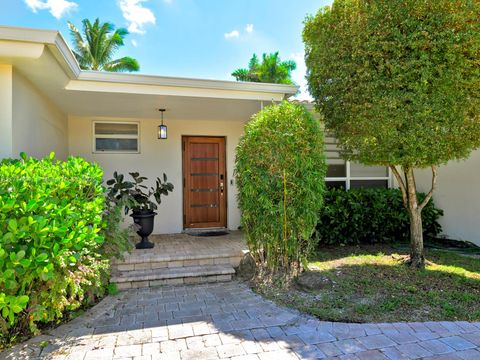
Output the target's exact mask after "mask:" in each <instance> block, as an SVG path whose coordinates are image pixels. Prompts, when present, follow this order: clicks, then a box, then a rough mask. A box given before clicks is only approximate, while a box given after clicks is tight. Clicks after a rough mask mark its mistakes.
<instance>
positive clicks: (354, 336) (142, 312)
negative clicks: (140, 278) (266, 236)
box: [0, 282, 480, 360]
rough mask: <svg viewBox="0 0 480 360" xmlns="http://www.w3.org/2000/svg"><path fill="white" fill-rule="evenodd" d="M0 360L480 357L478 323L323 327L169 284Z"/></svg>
mask: <svg viewBox="0 0 480 360" xmlns="http://www.w3.org/2000/svg"><path fill="white" fill-rule="evenodd" d="M42 341H43V348H42V347H41V346H40V343H41V342H42ZM47 344H48V345H47ZM45 345H46V346H45ZM0 358H4V359H22V360H23V359H58V360H67V359H68V360H74V359H75V360H76V359H78V360H102V359H108V360H110V359H131V360H132V359H133V360H155V359H169V360H176V359H182V360H183V359H193V360H201V359H235V360H259V359H260V360H266V359H273V360H282V359H324V358H329V359H344V360H347V359H348V360H350V359H352V360H353V359H355V360H358V359H360V360H364V359H372V360H377V359H418V358H422V359H423V358H425V359H480V323H468V322H463V321H460V322H426V323H393V324H346V323H332V322H322V321H318V320H316V319H314V318H311V317H309V316H306V315H302V314H300V313H298V312H297V311H294V310H290V309H286V308H282V307H279V306H277V305H275V304H273V303H272V302H270V301H267V300H265V299H264V298H262V297H261V296H258V295H256V294H254V293H253V292H252V291H251V290H250V289H249V288H248V287H247V286H246V285H245V284H242V283H238V282H231V283H224V284H207V285H191V286H170V287H160V288H151V289H139V290H129V291H125V292H123V293H121V294H119V295H118V296H116V297H109V298H107V299H105V300H104V301H102V302H101V303H100V304H99V305H97V306H96V307H94V308H93V309H92V310H91V311H89V312H88V313H87V314H85V315H84V316H82V317H80V318H77V319H75V320H74V321H72V322H70V323H68V324H66V325H63V326H61V327H59V328H57V329H55V330H54V331H52V332H51V333H50V334H48V335H42V336H41V337H37V338H34V339H32V340H30V341H29V342H27V343H25V344H22V345H20V346H17V347H15V348H14V349H12V350H11V351H9V352H8V353H7V352H5V353H3V354H0Z"/></svg>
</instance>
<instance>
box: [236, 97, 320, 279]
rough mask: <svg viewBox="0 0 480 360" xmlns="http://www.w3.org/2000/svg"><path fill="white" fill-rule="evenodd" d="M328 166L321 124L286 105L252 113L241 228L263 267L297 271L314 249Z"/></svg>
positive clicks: (241, 162)
mask: <svg viewBox="0 0 480 360" xmlns="http://www.w3.org/2000/svg"><path fill="white" fill-rule="evenodd" d="M325 171H326V165H325V155H324V151H323V133H322V130H321V127H320V123H319V122H318V121H317V120H315V119H314V118H313V117H312V115H311V114H310V113H309V112H308V111H307V110H306V109H305V108H304V107H303V106H301V105H295V104H291V103H288V102H286V101H285V102H283V103H281V104H280V105H271V106H268V107H266V108H265V109H264V110H262V111H260V112H259V113H258V114H256V115H254V116H253V118H252V120H251V121H250V122H249V123H248V124H247V125H246V126H245V135H244V136H243V137H242V138H241V139H240V142H239V145H238V147H237V154H236V162H235V174H236V181H237V188H238V201H239V207H240V209H241V211H242V226H243V229H244V231H245V234H246V237H247V242H248V245H249V247H250V250H251V254H252V255H253V256H254V257H255V258H256V260H257V261H258V262H259V263H261V264H262V265H263V267H266V268H269V269H270V270H277V269H278V268H279V267H282V268H286V269H287V270H288V269H298V267H297V266H296V265H298V264H299V262H301V261H302V260H305V258H306V256H307V255H308V253H309V252H310V251H311V250H312V248H313V245H314V243H313V240H312V233H313V231H314V229H315V226H316V224H317V222H318V219H319V216H320V209H321V207H322V204H323V193H324V188H325V182H324V181H323V179H324V177H325Z"/></svg>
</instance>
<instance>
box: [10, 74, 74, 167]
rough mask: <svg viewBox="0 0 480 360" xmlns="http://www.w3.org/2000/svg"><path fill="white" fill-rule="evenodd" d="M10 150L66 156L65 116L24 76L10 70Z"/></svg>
mask: <svg viewBox="0 0 480 360" xmlns="http://www.w3.org/2000/svg"><path fill="white" fill-rule="evenodd" d="M12 109H13V151H12V152H13V154H12V156H14V157H16V156H18V154H19V153H20V152H22V151H23V152H25V153H27V154H28V155H31V156H34V157H39V158H40V157H44V156H46V155H48V154H49V153H50V152H52V151H54V152H55V154H56V156H57V158H59V159H62V160H64V159H66V157H67V156H68V132H67V126H68V119H67V116H66V114H64V113H63V112H62V111H60V109H59V108H58V107H57V106H55V105H54V104H53V103H52V102H51V101H50V100H49V99H48V98H47V97H45V96H44V95H43V94H42V93H41V92H40V91H39V90H38V89H37V88H36V87H35V86H34V85H33V84H32V83H31V82H30V81H29V80H28V79H26V78H25V77H24V76H23V75H22V74H20V73H19V72H18V71H17V70H15V69H14V70H13V102H12Z"/></svg>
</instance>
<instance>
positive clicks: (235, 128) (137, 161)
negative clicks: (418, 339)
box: [68, 112, 244, 234]
mask: <svg viewBox="0 0 480 360" xmlns="http://www.w3.org/2000/svg"><path fill="white" fill-rule="evenodd" d="M94 120H105V121H108V120H110V121H138V122H139V123H140V153H139V154H102V153H95V154H94V153H93V151H92V142H93V134H92V132H93V126H92V122H93V121H94ZM68 123H69V124H68V132H69V154H70V155H73V156H81V157H83V158H85V159H87V160H89V161H93V162H96V163H98V164H99V165H100V166H101V167H102V168H103V170H104V179H105V180H108V179H110V178H112V174H113V172H114V171H118V172H119V173H123V174H125V175H126V176H127V178H129V176H128V172H133V171H138V172H139V173H140V174H141V175H143V176H146V177H147V178H148V179H149V180H152V181H153V180H154V179H155V178H156V177H158V176H160V177H161V176H162V174H163V173H164V172H165V173H166V174H167V176H168V181H170V182H171V183H172V184H173V185H174V187H175V189H174V190H173V192H172V193H170V194H169V195H168V196H166V197H163V199H162V204H161V205H160V206H159V208H158V210H157V213H158V216H157V217H156V218H155V228H154V234H167V233H178V232H181V231H182V230H183V189H182V143H181V138H182V135H206V136H225V138H226V152H227V154H226V155H227V158H226V160H227V181H226V184H228V188H227V191H228V194H227V196H228V198H227V223H228V228H229V229H231V230H236V229H237V228H238V226H239V225H240V212H239V210H238V207H237V201H236V187H235V184H234V182H233V170H234V162H235V148H236V146H237V144H238V140H239V138H240V136H241V135H242V133H243V126H244V123H243V122H240V121H228V120H226V121H204V120H175V121H172V120H170V121H169V120H168V112H167V113H166V116H165V124H166V125H167V126H168V139H167V140H159V139H157V129H158V128H157V127H158V125H159V123H160V121H159V119H140V120H139V119H131V118H130V119H117V118H116V119H105V118H85V117H73V116H71V117H69V122H68ZM232 182H233V183H232Z"/></svg>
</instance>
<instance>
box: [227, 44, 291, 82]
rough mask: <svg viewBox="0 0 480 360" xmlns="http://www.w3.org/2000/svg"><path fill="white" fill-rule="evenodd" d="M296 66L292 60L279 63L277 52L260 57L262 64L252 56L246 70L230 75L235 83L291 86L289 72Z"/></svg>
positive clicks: (238, 70)
mask: <svg viewBox="0 0 480 360" xmlns="http://www.w3.org/2000/svg"><path fill="white" fill-rule="evenodd" d="M296 67H297V64H296V63H295V61H293V60H286V61H281V59H280V56H279V55H278V51H277V52H275V53H271V54H263V55H262V63H260V62H259V61H258V57H257V55H256V54H253V56H252V58H251V59H250V62H249V63H248V69H237V70H235V71H234V72H233V73H232V76H233V77H235V79H236V80H237V81H251V82H262V83H274V84H293V80H292V75H291V72H292V71H293V70H295V69H296Z"/></svg>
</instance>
